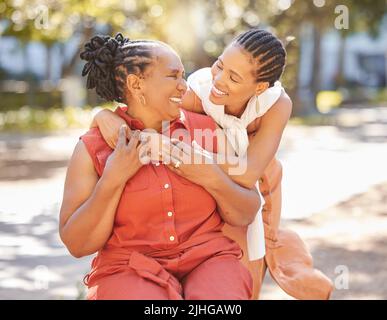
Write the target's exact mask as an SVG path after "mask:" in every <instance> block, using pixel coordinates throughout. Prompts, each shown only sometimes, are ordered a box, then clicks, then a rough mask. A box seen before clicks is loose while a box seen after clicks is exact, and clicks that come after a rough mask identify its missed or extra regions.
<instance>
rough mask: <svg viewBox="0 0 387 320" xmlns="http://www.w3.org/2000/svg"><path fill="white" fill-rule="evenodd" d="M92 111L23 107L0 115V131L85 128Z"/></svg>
mask: <svg viewBox="0 0 387 320" xmlns="http://www.w3.org/2000/svg"><path fill="white" fill-rule="evenodd" d="M91 119H92V109H91V108H90V107H85V108H84V109H80V108H74V107H66V108H64V109H57V108H50V109H47V110H44V109H35V108H31V107H27V106H24V107H22V108H20V109H19V110H9V111H6V112H2V113H0V131H19V132H20V131H21V132H27V131H53V130H60V129H68V128H87V127H88V126H89V125H90V123H91Z"/></svg>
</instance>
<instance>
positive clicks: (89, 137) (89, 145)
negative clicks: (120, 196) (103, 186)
mask: <svg viewBox="0 0 387 320" xmlns="http://www.w3.org/2000/svg"><path fill="white" fill-rule="evenodd" d="M79 139H80V140H82V142H83V143H84V145H85V147H86V150H87V152H88V153H89V155H90V157H91V159H92V161H93V164H94V168H95V170H96V171H97V173H98V175H99V176H101V175H102V173H103V169H104V167H105V163H106V160H107V158H108V157H109V155H110V154H111V153H112V149H110V147H109V146H108V145H107V143H106V142H105V140H103V138H102V135H101V132H100V131H99V129H98V128H92V129H90V130H89V131H88V132H86V133H85V134H84V135H82V136H80V137H79Z"/></svg>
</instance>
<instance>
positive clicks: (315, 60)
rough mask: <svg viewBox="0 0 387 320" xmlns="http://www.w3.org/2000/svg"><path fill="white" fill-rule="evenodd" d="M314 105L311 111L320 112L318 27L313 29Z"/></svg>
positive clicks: (312, 81) (319, 39)
mask: <svg viewBox="0 0 387 320" xmlns="http://www.w3.org/2000/svg"><path fill="white" fill-rule="evenodd" d="M310 87H311V90H312V99H313V100H312V105H311V106H310V111H311V112H312V113H315V112H318V109H317V105H316V100H317V94H318V92H319V91H320V89H321V30H320V28H319V26H318V25H315V26H314V28H313V71H312V79H311V86H310Z"/></svg>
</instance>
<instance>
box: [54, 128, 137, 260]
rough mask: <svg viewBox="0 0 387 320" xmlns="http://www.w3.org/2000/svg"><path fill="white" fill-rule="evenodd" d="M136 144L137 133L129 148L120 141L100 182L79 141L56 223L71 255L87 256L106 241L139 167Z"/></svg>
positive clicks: (121, 137) (122, 134)
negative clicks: (124, 191) (129, 180)
mask: <svg viewBox="0 0 387 320" xmlns="http://www.w3.org/2000/svg"><path fill="white" fill-rule="evenodd" d="M120 139H121V141H125V139H126V138H125V129H122V130H121V131H120ZM137 143H138V134H136V136H135V137H132V139H131V140H130V142H129V145H128V146H125V145H126V142H120V140H119V143H118V145H117V149H116V150H115V151H114V152H113V153H112V154H111V155H110V156H109V158H108V161H107V163H106V166H105V170H104V173H103V174H102V176H101V178H100V179H98V175H97V173H96V172H95V170H94V165H93V162H92V160H91V158H90V155H89V154H88V152H87V150H86V147H85V145H84V143H83V142H82V141H79V142H78V144H77V146H76V147H75V150H74V153H73V155H72V158H71V160H70V164H69V167H68V170H67V175H66V182H65V187H64V195H63V201H62V206H61V210H60V222H59V233H60V237H61V239H62V241H63V243H64V244H65V245H66V247H67V248H68V250H69V251H70V253H71V254H72V255H73V256H75V257H78V258H79V257H83V256H86V255H90V254H92V253H94V252H96V251H98V250H99V249H100V248H102V247H103V246H104V244H105V243H106V241H107V240H108V239H109V237H110V235H111V232H112V228H113V223H114V217H115V212H116V208H117V205H118V202H119V200H120V197H121V193H122V190H123V188H124V187H125V183H126V181H127V179H129V177H130V176H131V175H133V174H134V173H135V172H136V171H137V170H138V168H139V166H140V164H138V163H137V161H136V156H137V153H136V152H137V150H136V148H135V146H136V145H137ZM137 159H138V157H137ZM123 172H124V173H126V174H125V175H123Z"/></svg>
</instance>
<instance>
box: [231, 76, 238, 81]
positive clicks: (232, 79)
mask: <svg viewBox="0 0 387 320" xmlns="http://www.w3.org/2000/svg"><path fill="white" fill-rule="evenodd" d="M230 79H231V81H232V82H236V83H238V81H237V80H235V79H234V78H233V77H232V76H230Z"/></svg>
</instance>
